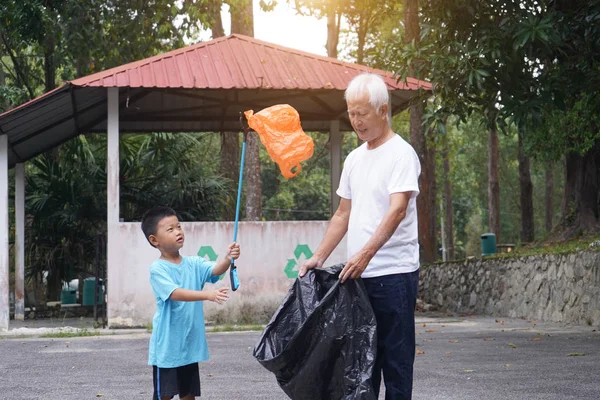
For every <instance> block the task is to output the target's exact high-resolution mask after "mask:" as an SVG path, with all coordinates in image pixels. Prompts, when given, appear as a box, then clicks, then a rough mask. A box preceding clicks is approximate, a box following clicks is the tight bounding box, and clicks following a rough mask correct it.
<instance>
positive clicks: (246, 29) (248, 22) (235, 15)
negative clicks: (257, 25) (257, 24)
mask: <svg viewBox="0 0 600 400" xmlns="http://www.w3.org/2000/svg"><path fill="white" fill-rule="evenodd" d="M230 13H231V33H239V34H240V35H246V36H251V37H254V14H253V11H252V0H239V1H235V2H233V4H230Z"/></svg>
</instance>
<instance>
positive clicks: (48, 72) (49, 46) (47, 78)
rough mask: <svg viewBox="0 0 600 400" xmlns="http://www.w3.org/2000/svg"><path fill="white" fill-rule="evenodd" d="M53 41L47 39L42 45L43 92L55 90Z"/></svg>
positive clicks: (50, 38)
mask: <svg viewBox="0 0 600 400" xmlns="http://www.w3.org/2000/svg"><path fill="white" fill-rule="evenodd" d="M54 49H55V44H54V39H53V38H52V37H48V38H47V39H46V40H45V44H44V86H45V87H44V91H45V92H46V93H47V92H49V91H51V90H53V89H54V88H56V68H55V67H54Z"/></svg>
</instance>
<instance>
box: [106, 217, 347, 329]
mask: <svg viewBox="0 0 600 400" xmlns="http://www.w3.org/2000/svg"><path fill="white" fill-rule="evenodd" d="M182 225H183V229H184V231H185V245H184V247H183V249H182V255H196V254H197V253H198V250H199V249H200V248H201V246H211V247H212V248H213V249H214V251H215V252H216V254H217V255H219V256H220V257H222V255H223V252H224V251H225V249H226V248H227V246H228V245H229V244H230V243H231V241H232V238H233V223H232V222H188V223H183V224H182ZM326 227H327V222H326V221H309V222H296V221H284V222H241V223H240V226H239V231H238V242H239V243H240V246H241V250H242V254H241V256H240V258H239V260H238V261H237V262H236V265H237V266H238V275H239V279H240V289H239V290H238V291H236V292H230V293H231V298H230V299H229V301H228V302H227V303H226V304H225V305H223V306H217V305H215V304H213V303H207V304H205V313H206V318H207V319H208V320H210V319H211V318H214V317H215V316H216V315H217V314H218V313H223V312H228V311H231V310H233V309H234V308H236V307H237V308H239V307H240V304H241V303H242V302H243V303H244V304H245V305H246V306H252V305H253V303H256V304H257V306H258V305H259V304H258V303H264V302H265V301H271V302H279V301H280V300H281V298H282V297H283V296H284V295H285V294H286V293H287V291H288V289H289V287H290V285H291V284H292V283H293V281H294V278H293V277H292V278H289V277H288V276H287V275H286V273H285V271H284V270H285V267H286V265H288V262H289V261H288V260H289V259H293V260H294V261H296V262H297V264H299V265H301V263H302V262H303V261H304V260H305V257H304V256H303V255H300V257H299V258H298V260H296V257H295V255H294V251H295V249H296V248H297V247H298V245H308V247H309V249H310V250H311V251H315V250H316V248H317V246H318V245H319V243H320V241H321V239H322V237H323V234H324V233H325V229H326ZM112 235H113V237H111V238H109V244H108V245H109V246H114V251H112V250H111V251H110V252H109V253H108V257H109V259H108V277H107V279H108V282H107V283H108V288H107V292H108V303H107V307H108V323H109V325H110V326H113V327H114V326H146V325H147V324H149V323H150V322H151V321H152V316H153V315H154V312H155V310H156V306H155V298H154V295H153V292H152V288H151V287H150V282H149V267H150V264H151V263H152V261H154V260H155V259H156V258H157V257H158V256H159V252H158V250H156V249H154V248H152V247H151V246H150V245H149V244H148V242H147V241H146V238H145V237H144V235H143V233H142V231H141V228H140V224H139V223H118V224H116V229H115V231H113V233H112ZM345 259H346V240H345V239H344V240H343V241H342V243H341V244H340V245H339V246H338V248H337V249H336V250H335V251H334V252H333V254H332V255H331V257H330V258H329V260H328V261H327V263H326V265H333V264H337V263H341V262H344V261H345ZM292 264H293V262H292ZM297 269H298V266H296V267H295V268H294V270H295V271H297ZM223 285H227V286H229V285H230V284H229V275H228V274H227V276H226V277H225V278H224V279H223V280H222V281H220V282H219V283H217V284H216V285H214V287H220V286H223ZM211 286H212V285H210V284H209V285H207V286H206V288H210V287H211Z"/></svg>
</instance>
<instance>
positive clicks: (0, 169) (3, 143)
mask: <svg viewBox="0 0 600 400" xmlns="http://www.w3.org/2000/svg"><path fill="white" fill-rule="evenodd" d="M8 253H9V249H8V135H2V134H0V332H2V331H7V330H8V321H9V309H8V308H9V300H8V291H9V284H8V262H9V256H8Z"/></svg>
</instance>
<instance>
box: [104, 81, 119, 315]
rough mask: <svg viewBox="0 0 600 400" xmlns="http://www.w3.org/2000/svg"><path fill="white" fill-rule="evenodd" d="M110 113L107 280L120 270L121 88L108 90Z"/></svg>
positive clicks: (107, 181)
mask: <svg viewBox="0 0 600 400" xmlns="http://www.w3.org/2000/svg"><path fill="white" fill-rule="evenodd" d="M107 91H108V93H107V95H108V102H107V103H108V113H107V118H108V120H107V132H106V141H107V143H106V184H107V188H106V193H107V202H106V207H107V210H106V216H107V220H106V227H107V238H106V239H107V240H106V270H107V271H106V275H107V276H106V278H107V280H108V279H110V275H111V270H112V269H113V268H118V267H119V265H118V263H119V257H118V254H116V248H117V245H118V240H119V238H118V237H117V234H118V233H119V232H118V224H119V88H108V89H107ZM117 284H118V282H111V285H112V287H113V288H114V287H116V285H117ZM111 292H112V293H114V290H107V295H108V301H107V314H108V315H107V317H108V320H109V321H110V319H111V307H110V304H111V303H112V302H111V300H115V301H117V299H111Z"/></svg>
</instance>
